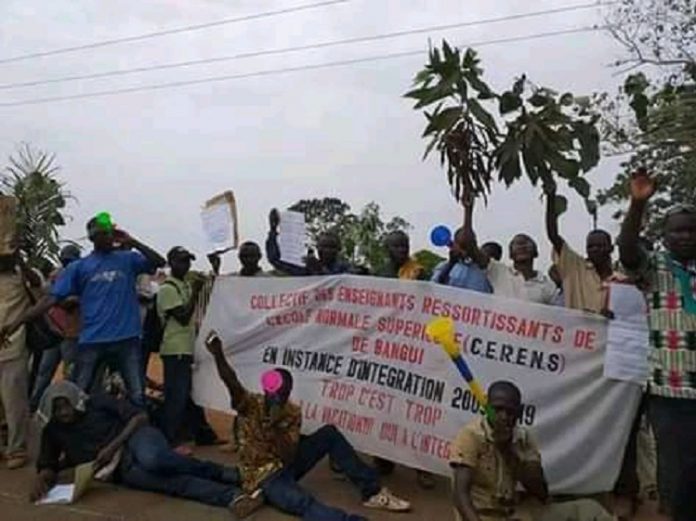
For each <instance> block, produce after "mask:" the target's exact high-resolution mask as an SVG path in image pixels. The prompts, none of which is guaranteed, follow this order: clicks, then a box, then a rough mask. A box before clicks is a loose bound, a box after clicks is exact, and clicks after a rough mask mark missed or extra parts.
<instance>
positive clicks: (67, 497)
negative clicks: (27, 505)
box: [36, 461, 94, 505]
mask: <svg viewBox="0 0 696 521" xmlns="http://www.w3.org/2000/svg"><path fill="white" fill-rule="evenodd" d="M93 477H94V462H92V461H90V462H88V463H83V464H82V465H78V466H77V467H75V478H74V479H75V481H74V483H70V484H66V485H55V486H54V487H53V488H52V489H51V490H49V491H48V493H47V494H46V495H45V496H44V497H42V498H41V499H39V500H38V501H37V502H36V504H37V505H68V504H70V503H74V502H75V501H77V500H78V499H80V498H81V497H82V496H83V495H84V493H85V492H86V491H87V488H88V487H89V484H90V482H91V481H92V478H93Z"/></svg>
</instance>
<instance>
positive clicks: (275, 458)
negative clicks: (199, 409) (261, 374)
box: [233, 393, 302, 493]
mask: <svg viewBox="0 0 696 521" xmlns="http://www.w3.org/2000/svg"><path fill="white" fill-rule="evenodd" d="M233 405H234V408H235V409H236V410H237V420H236V422H237V428H238V444H239V445H238V447H239V449H238V453H239V471H240V473H241V476H242V488H243V489H244V491H245V492H247V493H250V492H253V491H254V490H256V489H257V488H258V487H259V485H260V484H261V483H262V482H263V481H264V480H265V479H266V478H268V477H269V476H271V475H272V474H274V473H276V472H278V471H279V470H281V469H282V468H283V461H282V459H281V458H280V454H279V453H278V448H277V440H278V438H279V437H280V436H282V437H285V438H286V439H285V440H284V441H286V442H288V443H293V444H295V445H296V444H297V443H299V441H300V427H301V424H302V410H301V409H300V407H299V406H297V405H295V404H294V403H290V402H287V403H286V404H285V405H283V406H282V408H281V410H280V412H279V413H278V414H276V415H275V417H274V418H273V419H271V418H269V415H268V413H267V412H266V406H265V401H264V396H263V395H262V394H252V393H246V395H245V397H244V400H242V402H241V403H236V404H233Z"/></svg>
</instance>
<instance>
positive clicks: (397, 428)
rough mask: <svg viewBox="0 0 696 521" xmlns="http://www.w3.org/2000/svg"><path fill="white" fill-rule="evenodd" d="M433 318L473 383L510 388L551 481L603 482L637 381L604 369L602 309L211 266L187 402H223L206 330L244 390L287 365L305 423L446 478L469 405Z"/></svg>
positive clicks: (472, 413) (611, 475)
mask: <svg viewBox="0 0 696 521" xmlns="http://www.w3.org/2000/svg"><path fill="white" fill-rule="evenodd" d="M438 316H448V317H450V318H452V320H453V321H454V322H455V327H456V333H457V336H456V340H457V342H458V343H459V345H460V346H461V351H462V356H463V357H464V359H465V360H466V362H467V364H468V365H469V367H470V369H471V371H472V373H473V374H474V376H475V377H476V378H477V380H478V381H479V382H481V385H482V386H484V387H488V386H489V385H490V384H491V383H493V382H495V381H496V380H509V381H512V382H514V383H515V384H516V385H517V386H518V387H519V388H520V390H521V392H522V401H523V404H524V405H523V410H522V415H521V418H520V425H521V426H522V427H524V428H527V429H530V430H531V431H532V434H533V435H534V436H535V437H536V439H537V440H538V442H539V447H540V449H541V455H542V460H543V465H544V470H545V473H546V477H547V479H548V481H549V485H550V487H551V490H552V491H553V492H554V493H568V494H586V493H595V492H604V491H609V490H612V489H613V487H614V484H615V481H616V477H617V475H618V473H619V469H620V467H621V461H622V459H623V453H624V447H625V444H626V441H627V439H628V434H629V432H630V428H631V424H632V422H633V419H634V417H635V412H636V410H637V407H638V402H639V400H640V396H641V390H640V388H639V387H638V386H636V385H633V384H629V383H626V382H619V381H616V380H609V379H607V378H604V377H603V376H602V369H603V365H604V364H603V362H604V354H605V349H606V338H607V320H606V319H604V318H603V317H601V316H599V315H590V314H587V313H582V312H580V311H576V310H572V309H565V308H560V307H555V306H543V305H540V304H532V303H529V302H524V301H518V300H511V299H507V298H501V297H496V296H495V295H484V294H482V293H476V292H473V291H467V290H461V289H458V288H452V287H447V286H442V285H438V284H434V283H431V282H416V281H401V280H395V279H385V278H375V277H357V276H351V275H340V276H329V277H280V278H273V277H269V278H249V279H246V278H244V277H219V278H218V279H216V282H215V287H214V288H213V294H212V297H211V301H210V305H209V307H208V312H207V314H206V317H205V320H204V323H203V326H202V328H201V335H200V336H199V338H198V342H197V344H196V354H195V361H196V363H195V365H194V368H195V369H194V380H193V396H194V400H195V401H196V402H197V403H199V404H200V405H204V406H206V407H210V408H213V409H217V410H223V411H230V410H231V404H230V397H229V393H228V392H227V390H226V389H225V386H224V384H223V383H222V382H221V380H220V378H219V377H218V376H217V370H216V368H215V363H214V361H213V359H212V357H211V355H210V354H209V353H208V352H207V351H206V349H205V347H204V346H203V339H204V338H205V336H206V335H207V334H208V332H209V331H210V330H211V329H214V330H216V331H217V332H218V333H219V334H220V336H221V337H222V339H223V343H224V345H225V353H226V355H227V356H228V360H229V361H230V363H231V364H232V367H233V368H234V369H236V371H237V374H238V376H239V378H240V379H241V381H242V383H243V384H244V386H245V387H246V389H248V390H249V391H250V392H260V387H261V385H260V375H261V374H262V373H263V372H264V371H266V370H268V369H269V368H270V367H284V368H286V369H287V370H288V371H290V372H291V373H292V375H293V377H294V389H293V392H292V396H291V399H292V400H293V401H294V402H295V403H297V404H298V405H300V406H301V407H302V413H303V417H302V430H303V432H304V433H311V432H313V431H315V430H316V429H317V428H319V427H321V426H322V425H326V424H333V425H335V426H336V427H337V428H338V429H340V430H341V432H342V433H343V434H344V435H345V436H346V438H348V440H350V442H351V443H352V444H353V446H354V447H355V448H356V449H357V450H359V451H361V452H365V453H368V454H372V455H376V456H381V457H383V458H386V459H390V460H392V461H395V462H398V463H402V464H404V465H406V466H408V467H411V468H419V469H423V470H427V471H430V472H436V473H438V474H442V475H445V476H450V475H451V472H452V471H451V468H450V466H449V463H448V460H449V457H450V454H451V442H452V440H454V438H455V436H456V434H457V432H458V431H459V430H460V429H461V428H462V427H463V426H464V425H465V424H466V423H467V422H469V421H471V420H472V419H475V418H477V417H478V415H480V414H481V411H480V409H479V407H478V404H477V403H476V400H475V399H473V398H472V396H471V392H470V391H469V389H468V386H467V385H466V383H465V382H464V379H463V378H462V377H461V376H460V374H459V372H458V371H457V369H456V368H455V366H454V364H453V363H452V361H451V359H450V358H449V356H447V354H446V353H445V352H444V351H443V350H442V348H441V347H439V346H438V345H436V344H434V343H433V342H432V341H431V340H430V338H429V337H428V336H427V335H426V334H425V328H426V326H427V324H428V323H429V322H430V321H431V320H432V319H433V318H435V317H438Z"/></svg>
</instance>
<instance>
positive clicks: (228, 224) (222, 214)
mask: <svg viewBox="0 0 696 521" xmlns="http://www.w3.org/2000/svg"><path fill="white" fill-rule="evenodd" d="M201 222H202V224H203V232H204V233H205V238H206V242H207V245H208V249H209V251H211V252H214V251H225V250H230V249H233V248H236V247H237V246H238V244H239V233H238V226H237V203H236V201H235V198H234V194H233V193H232V192H231V191H229V190H228V191H226V192H223V193H222V194H220V195H217V196H215V197H213V198H212V199H209V200H208V201H207V202H206V203H205V205H204V206H203V208H202V209H201Z"/></svg>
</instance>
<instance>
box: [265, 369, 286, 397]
mask: <svg viewBox="0 0 696 521" xmlns="http://www.w3.org/2000/svg"><path fill="white" fill-rule="evenodd" d="M282 386H283V377H282V376H281V374H280V373H279V372H278V371H276V370H275V369H270V370H268V371H266V372H265V373H263V374H262V375H261V388H262V389H263V391H264V392H265V393H269V394H275V393H277V392H278V391H279V390H280V388H281V387H282Z"/></svg>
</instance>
